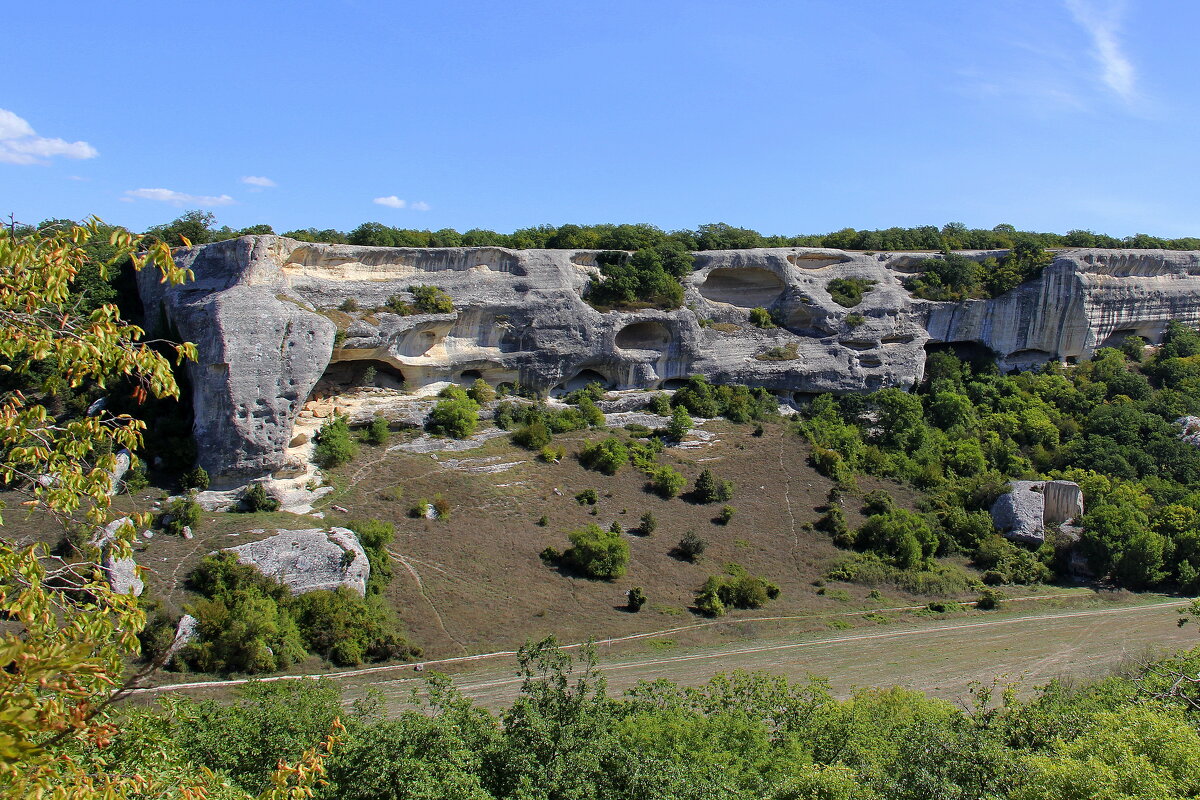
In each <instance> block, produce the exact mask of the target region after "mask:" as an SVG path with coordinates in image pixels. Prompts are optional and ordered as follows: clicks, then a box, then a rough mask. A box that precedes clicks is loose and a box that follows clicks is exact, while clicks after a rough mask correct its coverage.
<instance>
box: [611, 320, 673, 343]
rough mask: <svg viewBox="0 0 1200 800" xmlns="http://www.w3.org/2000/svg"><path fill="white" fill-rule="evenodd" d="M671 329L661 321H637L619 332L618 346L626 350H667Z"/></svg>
mask: <svg viewBox="0 0 1200 800" xmlns="http://www.w3.org/2000/svg"><path fill="white" fill-rule="evenodd" d="M670 345H671V331H670V330H668V329H667V326H666V325H663V324H662V323H661V322H655V321H648V322H635V323H633V324H632V325H626V326H625V327H624V328H622V329H621V330H620V331H619V332H618V333H617V347H620V348H623V349H625V350H666V349H667V348H668V347H670Z"/></svg>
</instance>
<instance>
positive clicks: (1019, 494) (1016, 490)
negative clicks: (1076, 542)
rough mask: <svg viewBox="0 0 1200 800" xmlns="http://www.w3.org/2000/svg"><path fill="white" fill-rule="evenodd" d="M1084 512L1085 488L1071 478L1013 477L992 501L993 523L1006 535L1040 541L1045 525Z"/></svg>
mask: <svg viewBox="0 0 1200 800" xmlns="http://www.w3.org/2000/svg"><path fill="white" fill-rule="evenodd" d="M1082 516H1083V492H1081V491H1080V489H1079V485H1078V484H1076V483H1073V482H1072V481H1013V482H1012V483H1011V484H1010V488H1009V491H1007V492H1005V493H1004V494H1002V495H1000V497H998V498H996V502H995V503H993V504H992V524H993V525H994V526H995V527H996V530H998V531H999V532H1000V533H1001V534H1002V535H1003V536H1004V537H1005V538H1008V539H1011V540H1013V541H1017V542H1023V543H1025V544H1032V545H1040V544H1041V543H1042V542H1044V541H1045V540H1046V526H1047V525H1055V526H1060V527H1061V526H1069V525H1070V523H1071V522H1073V521H1074V520H1077V519H1079V518H1080V517H1082Z"/></svg>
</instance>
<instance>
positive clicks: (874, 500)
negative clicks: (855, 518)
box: [862, 489, 896, 516]
mask: <svg viewBox="0 0 1200 800" xmlns="http://www.w3.org/2000/svg"><path fill="white" fill-rule="evenodd" d="M895 507H896V503H895V501H893V500H892V496H891V495H890V494H888V493H887V492H885V491H884V490H883V489H875V490H873V491H870V492H867V494H866V496H865V497H863V507H862V513H864V514H866V515H867V516H871V515H873V514H886V513H888V512H889V511H891V510H892V509H893V508H895Z"/></svg>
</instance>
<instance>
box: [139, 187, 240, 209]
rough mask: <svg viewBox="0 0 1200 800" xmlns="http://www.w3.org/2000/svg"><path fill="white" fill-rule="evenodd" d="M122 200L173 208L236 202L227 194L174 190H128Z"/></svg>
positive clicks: (222, 204) (228, 204)
mask: <svg viewBox="0 0 1200 800" xmlns="http://www.w3.org/2000/svg"><path fill="white" fill-rule="evenodd" d="M122 199H128V200H130V201H133V200H154V201H156V202H159V203H169V204H170V205H173V206H230V205H233V204H234V202H236V201H235V200H234V199H233V198H232V197H230V196H229V195H227V194H222V195H218V196H216V197H214V196H212V195H204V194H186V193H185V192H176V191H174V190H173V189H127V190H126V191H125V197H124V198H122Z"/></svg>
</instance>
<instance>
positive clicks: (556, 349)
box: [139, 236, 1200, 489]
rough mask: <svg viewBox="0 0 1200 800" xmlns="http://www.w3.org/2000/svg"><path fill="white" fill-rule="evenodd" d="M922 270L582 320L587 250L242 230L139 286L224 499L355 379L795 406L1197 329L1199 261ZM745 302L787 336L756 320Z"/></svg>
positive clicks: (704, 273)
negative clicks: (956, 297) (934, 371)
mask: <svg viewBox="0 0 1200 800" xmlns="http://www.w3.org/2000/svg"><path fill="white" fill-rule="evenodd" d="M968 255H971V256H972V257H977V258H983V257H986V256H987V255H994V254H989V253H982V252H980V253H968ZM929 257H932V256H928V255H920V254H912V253H859V252H843V251H839V250H826V249H811V248H773V249H755V250H733V251H712V252H702V253H697V254H695V269H694V271H693V272H692V274H691V275H689V276H686V277H685V278H684V280H683V283H684V289H685V300H686V303H685V307H683V308H680V309H678V310H674V311H658V310H646V311H639V312H623V311H612V312H607V313H601V312H600V311H597V310H596V309H594V308H592V307H591V306H589V305H588V304H587V303H586V302H584V300H583V294H584V290H585V288H586V286H587V284H588V282H589V281H590V280H591V278H592V277H593V275H596V274H598V273H597V267H596V254H595V253H594V252H592V251H578V250H521V251H516V250H505V249H502V248H495V247H479V248H447V249H422V248H378V247H356V246H351V245H329V244H309V243H302V242H297V241H294V240H291V239H285V238H282V237H276V236H261V237H243V238H241V239H235V240H230V241H226V242H219V243H216V244H211V245H206V246H204V247H197V248H190V249H185V250H181V251H179V254H178V256H177V260H178V262H179V264H180V266H182V267H186V268H189V269H191V270H193V272H194V273H195V276H196V279H195V280H194V281H193V282H191V283H189V284H185V285H183V286H179V287H164V286H163V285H162V284H159V283H157V282H156V281H155V279H154V276H153V275H150V274H149V273H148V272H144V273H140V274H139V281H140V289H141V292H142V297H143V302H144V305H145V308H146V316H147V322H148V324H149V325H151V326H154V325H156V324H157V325H158V326H159V328H161V329H162V332H164V333H168V334H170V335H175V336H178V337H181V338H183V339H187V340H190V341H193V342H195V343H196V344H197V350H198V353H199V360H198V361H197V363H195V364H193V365H190V366H189V369H190V377H191V384H192V398H193V404H194V410H195V434H196V440H197V443H198V445H199V454H200V455H199V461H200V465H201V466H203V467H204V468H205V469H206V470H207V471H208V473H209V475H210V476H211V478H212V480H213V488H214V489H220V488H228V487H231V486H236V485H240V484H244V483H246V482H247V481H249V480H252V479H255V478H259V477H263V476H265V475H269V474H277V475H290V474H296V473H298V472H300V471H302V465H299V464H297V463H294V462H296V461H297V460H298V459H299V458H300V452H301V451H300V450H296V451H294V452H292V453H289V451H288V445H289V444H290V443H291V442H292V441H293V439H294V438H295V436H296V432H295V430H294V426H295V422H296V419H297V417H300V416H304V415H308V417H312V418H318V419H319V418H323V417H324V416H326V415H328V414H330V413H335V412H336V411H337V409H338V405H337V403H336V402H335V401H333V400H327V398H331V397H337V396H339V395H341V394H343V393H344V392H346V391H347V390H348V389H351V388H354V387H364V386H365V387H367V388H370V389H372V390H374V391H376V392H378V393H382V395H389V394H390V396H395V395H397V394H398V393H399V392H401V391H403V392H411V391H418V392H419V391H421V390H422V389H423V388H424V387H429V388H430V389H432V388H435V387H436V386H437V385H439V384H440V383H442V382H458V383H470V382H472V381H474V380H476V379H478V378H482V379H484V380H485V381H487V382H488V383H491V384H492V385H499V384H502V383H516V382H518V381H519V382H520V383H521V384H522V385H525V386H529V387H533V388H535V389H539V390H545V391H551V392H553V391H567V390H570V389H574V388H577V387H579V386H583V385H586V384H587V383H588V382H590V381H599V382H600V383H602V384H604V385H606V386H607V387H609V388H647V389H652V388H659V387H665V388H672V387H673V386H674V385H675V384H676V382H679V381H681V380H683V379H684V378H686V377H687V376H688V375H691V374H695V373H703V374H705V375H707V376H708V377H709V378H710V379H712V380H713V381H715V382H736V383H745V384H749V385H753V386H762V387H766V388H768V389H771V390H773V391H776V392H777V393H779V394H780V395H781V399H782V400H789V399H791V397H792V396H793V395H794V394H795V393H804V394H811V393H818V392H836V393H848V392H860V391H871V390H874V389H879V388H882V387H886V386H899V387H902V388H909V387H911V386H912V385H913V384H914V383H916V382H918V381H919V380H920V379H921V377H922V374H923V369H924V363H925V356H926V353H927V350H928V349H929V348H930V347H937V346H945V347H977V348H981V349H990V350H992V351H994V352H995V353H996V354H997V356H998V357H999V359H1000V361H1001V363H1002V364H1003V365H1006V366H1029V365H1034V364H1038V363H1041V362H1044V361H1047V360H1051V359H1057V360H1063V359H1074V358H1083V357H1087V356H1089V355H1090V354H1091V353H1092V352H1093V351H1094V350H1095V349H1096V348H1097V347H1099V346H1102V345H1104V344H1108V343H1114V342H1116V341H1119V340H1120V339H1121V338H1123V337H1124V336H1127V335H1130V334H1134V333H1136V334H1138V335H1141V336H1144V337H1146V338H1147V339H1149V340H1151V341H1153V340H1155V339H1157V338H1158V337H1159V336H1160V335H1161V332H1162V330H1163V329H1164V327H1165V325H1166V323H1167V321H1168V320H1171V319H1178V320H1182V321H1186V322H1189V323H1193V324H1196V323H1200V254H1198V253H1179V252H1166V251H1103V250H1075V251H1069V252H1064V253H1060V254H1058V256H1057V257H1056V258H1055V259H1054V262H1053V263H1052V264H1051V265H1050V266H1049V267H1047V268H1046V270H1045V271H1044V273H1043V275H1042V276H1041V277H1040V278H1038V279H1037V280H1034V281H1031V282H1029V283H1027V284H1025V285H1023V286H1020V287H1018V288H1017V289H1015V290H1013V291H1012V292H1009V293H1007V294H1005V295H1004V296H1002V297H999V298H996V299H994V300H986V301H984V300H980V301H968V302H962V303H937V302H930V301H923V300H914V299H913V298H912V297H911V296H910V295H909V293H908V292H907V291H906V290H905V289H904V288H903V286H902V283H901V282H902V280H903V279H904V278H905V277H906V276H908V275H910V274H913V273H914V272H916V271H919V270H920V261H921V259H923V258H929ZM834 278H859V279H864V280H869V281H873V282H874V284H873V286H872V288H871V290H870V291H868V292H867V293H866V294H865V296H864V297H863V300H862V302H861V303H860V304H859V305H858V306H856V307H854V308H843V307H842V306H841V305H838V304H837V303H835V302H834V301H833V299H832V297H831V295H830V294H829V292H828V289H827V287H828V284H829V281H831V280H832V279H834ZM417 284H429V285H437V286H440V287H441V288H443V289H444V290H446V291H447V292H448V293H449V294H450V296H451V297H452V298H453V300H454V304H455V310H454V311H453V312H452V313H445V314H418V315H411V316H400V315H398V314H394V313H391V312H390V311H389V310H388V308H387V307H388V301H389V298H393V297H398V298H399V299H403V300H411V295H410V294H409V292H408V287H410V286H413V285H417ZM755 307H764V308H767V309H768V310H770V311H771V312H772V315H773V317H774V318H775V319H776V320H777V321H778V322H779V323H780V324H779V325H778V326H777V327H774V328H768V329H762V328H758V327H755V326H754V325H752V324H750V322H749V312H750V310H751V309H752V308H755ZM347 309H349V310H347ZM335 344H336V346H335ZM779 353H783V354H786V355H787V357H786V358H779V357H776V356H775V355H772V354H779ZM763 356H765V358H764V357H763ZM382 395H381V396H382ZM310 403H311V405H309V404H310ZM326 406H328V407H326ZM399 409H400V406H399V405H396V404H389V402H387V400H386V398H385V399H381V400H379V401H378V403H377V405H376V407H375V408H373V409H372V410H371V411H370V412H369V414H374V413H383V414H384V415H385V416H386V415H388V414H394V415H396V419H394V420H393V421H394V422H400V421H402V420H403V419H406V417H405V415H404V412H402V411H400V410H399ZM412 410H413V409H410V411H412ZM352 416H353V415H352ZM359 416H360V417H365V418H366V419H369V415H368V414H367V413H366V412H359ZM410 416H411V415H410ZM389 419H390V417H389ZM302 433H305V435H307V433H306V432H302ZM300 444H302V443H300ZM300 444H298V445H297V447H299V446H300Z"/></svg>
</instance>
